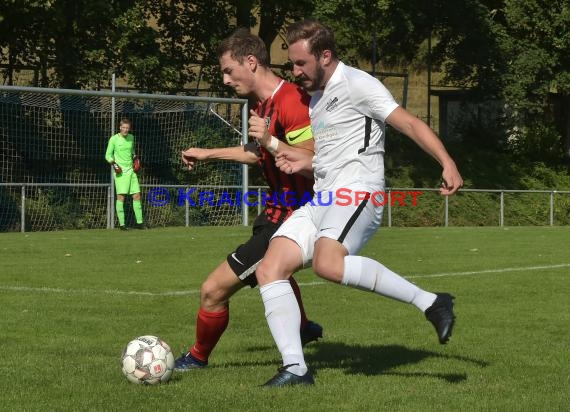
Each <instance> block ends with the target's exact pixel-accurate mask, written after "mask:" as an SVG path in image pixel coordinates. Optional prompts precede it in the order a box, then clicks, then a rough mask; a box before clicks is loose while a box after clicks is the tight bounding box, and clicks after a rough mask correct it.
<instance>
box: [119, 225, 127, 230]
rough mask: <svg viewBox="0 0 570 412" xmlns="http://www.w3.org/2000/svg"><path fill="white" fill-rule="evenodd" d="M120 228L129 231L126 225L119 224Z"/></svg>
mask: <svg viewBox="0 0 570 412" xmlns="http://www.w3.org/2000/svg"><path fill="white" fill-rule="evenodd" d="M119 230H123V231H127V230H128V229H127V227H126V226H125V225H122V226H119Z"/></svg>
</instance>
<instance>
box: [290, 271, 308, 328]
mask: <svg viewBox="0 0 570 412" xmlns="http://www.w3.org/2000/svg"><path fill="white" fill-rule="evenodd" d="M289 283H290V284H291V288H292V289H293V293H294V294H295V298H296V299H297V303H298V304H299V310H300V311H301V330H303V329H305V326H307V324H308V323H309V319H307V314H306V313H305V306H303V299H302V298H301V290H300V289H299V285H298V284H297V281H296V280H295V279H293V276H291V277H290V278H289Z"/></svg>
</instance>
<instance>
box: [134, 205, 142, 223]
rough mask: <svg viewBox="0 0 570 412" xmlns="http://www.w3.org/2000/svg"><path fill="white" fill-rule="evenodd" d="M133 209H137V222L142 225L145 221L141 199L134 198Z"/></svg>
mask: <svg viewBox="0 0 570 412" xmlns="http://www.w3.org/2000/svg"><path fill="white" fill-rule="evenodd" d="M133 210H134V211H135V218H136V219H137V223H138V224H139V225H140V224H141V223H142V222H143V214H142V203H141V201H140V199H139V200H134V199H133Z"/></svg>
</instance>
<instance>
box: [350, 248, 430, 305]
mask: <svg viewBox="0 0 570 412" xmlns="http://www.w3.org/2000/svg"><path fill="white" fill-rule="evenodd" d="M342 284H343V285H347V286H352V287H353V288H357V289H363V290H368V291H371V292H375V293H378V294H379V295H383V296H387V297H389V298H392V299H396V300H399V301H400V302H405V303H411V304H412V305H414V306H415V307H417V308H418V309H419V310H421V311H422V312H425V310H426V309H427V308H429V307H430V306H431V305H432V304H433V302H434V301H435V298H436V297H437V296H436V295H435V294H433V293H430V292H427V291H425V290H422V289H420V288H419V287H417V286H416V285H414V284H413V283H411V282H408V281H407V280H406V279H404V278H403V277H401V276H400V275H398V274H396V273H394V272H392V271H391V270H390V269H388V268H387V267H386V266H384V265H382V264H381V263H379V262H376V261H375V260H373V259H369V258H367V257H363V256H345V258H344V274H343V278H342Z"/></svg>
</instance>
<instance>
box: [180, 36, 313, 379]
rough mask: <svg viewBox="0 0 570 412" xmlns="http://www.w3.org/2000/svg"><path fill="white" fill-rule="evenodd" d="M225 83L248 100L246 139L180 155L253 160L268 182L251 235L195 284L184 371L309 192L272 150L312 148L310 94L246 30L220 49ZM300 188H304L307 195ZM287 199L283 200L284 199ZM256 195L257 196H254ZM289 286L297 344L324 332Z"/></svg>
mask: <svg viewBox="0 0 570 412" xmlns="http://www.w3.org/2000/svg"><path fill="white" fill-rule="evenodd" d="M218 58H219V62H220V69H221V71H222V74H223V81H224V84H226V85H227V86H230V87H232V88H233V89H234V90H235V92H236V93H237V94H238V95H239V96H243V97H247V98H248V99H249V100H250V104H251V106H250V107H253V108H254V109H253V110H252V111H251V117H250V120H249V131H248V135H249V136H250V137H251V138H252V141H251V142H250V143H248V144H247V145H241V146H236V147H226V148H211V149H205V148H195V147H193V148H189V149H187V150H184V151H183V152H182V161H183V162H184V164H185V165H186V166H187V167H188V169H189V170H192V169H193V168H194V166H195V164H196V162H198V161H209V160H232V161H236V162H240V163H244V164H251V165H254V164H258V165H259V166H260V167H261V168H262V171H263V175H264V177H265V179H266V181H267V184H268V186H269V192H268V193H267V194H266V195H264V196H265V199H264V203H265V209H264V211H263V213H262V214H260V215H259V216H258V217H257V218H256V220H255V222H254V224H253V233H252V236H251V237H250V238H249V239H248V240H247V241H246V242H245V243H243V244H241V245H239V246H238V247H237V248H236V249H235V250H234V251H233V252H232V253H230V254H229V255H228V256H227V258H226V260H225V261H224V262H222V263H221V264H220V265H219V266H218V267H217V268H216V269H214V271H213V272H212V273H210V275H209V276H208V277H207V278H206V280H205V281H204V283H203V284H202V286H201V290H200V309H199V311H198V316H197V322H196V341H195V343H194V344H193V345H192V346H190V348H189V350H188V352H187V353H186V354H183V355H182V356H181V357H179V358H178V359H176V366H175V369H176V370H178V371H188V370H191V369H197V368H203V367H205V366H206V365H207V364H208V360H209V356H210V354H211V353H212V351H213V350H214V348H215V346H216V344H217V343H218V341H219V339H220V337H221V336H222V334H223V333H224V331H225V329H226V327H227V325H228V322H229V301H230V298H231V297H232V296H233V295H234V294H235V293H236V292H237V291H238V290H240V289H241V288H243V287H245V286H250V287H255V286H256V285H257V278H256V274H255V269H256V267H257V265H258V264H259V262H260V261H261V259H262V258H263V255H264V254H265V251H266V250H267V247H268V245H269V240H270V239H271V236H272V235H273V234H274V233H275V231H276V230H277V229H278V228H279V226H280V225H281V223H283V222H284V221H285V219H287V217H289V216H290V215H291V214H292V213H293V211H294V210H295V209H296V208H298V207H299V205H300V204H299V203H300V201H301V200H302V199H303V198H305V199H307V200H310V199H311V195H312V186H313V179H312V175H311V174H309V176H308V177H304V176H302V175H300V174H286V173H283V172H281V171H280V170H279V168H277V167H276V166H275V158H274V155H275V154H276V153H277V152H278V151H279V150H280V147H281V148H282V147H283V146H284V145H285V146H286V147H288V148H293V150H300V151H303V152H306V153H313V152H314V144H313V135H312V132H311V126H310V120H309V110H308V104H309V101H310V96H309V95H308V94H307V93H306V92H305V91H303V90H302V89H301V88H300V87H298V86H296V85H294V84H292V83H289V82H286V81H285V80H283V79H281V78H280V77H278V76H277V75H276V74H275V73H273V71H271V69H270V68H269V55H268V53H267V49H266V47H265V44H264V43H263V41H262V40H261V39H260V38H259V37H257V36H255V35H252V34H251V33H250V32H249V31H248V30H246V29H239V30H237V31H236V32H235V33H234V34H232V35H231V36H230V37H228V38H227V39H225V40H224V41H222V43H221V44H220V46H219V48H218ZM306 194H309V195H308V196H306ZM284 200H285V201H284ZM260 201H261V199H260ZM291 280H292V282H291V284H292V288H293V291H294V294H295V297H296V300H297V302H298V306H299V309H300V311H301V319H302V320H301V330H300V331H301V336H302V340H303V343H304V344H306V343H308V342H311V341H316V340H317V339H318V338H320V337H322V328H321V326H320V325H318V324H317V323H315V322H311V321H309V320H308V319H307V316H306V314H305V311H304V308H303V303H302V300H301V295H300V291H299V287H298V285H297V283H296V282H295V281H294V280H293V279H291Z"/></svg>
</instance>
